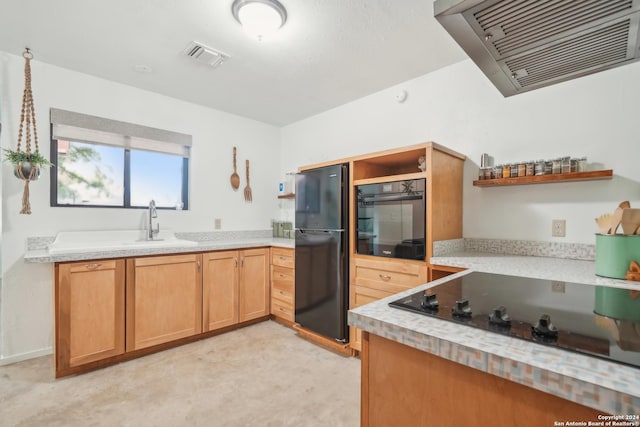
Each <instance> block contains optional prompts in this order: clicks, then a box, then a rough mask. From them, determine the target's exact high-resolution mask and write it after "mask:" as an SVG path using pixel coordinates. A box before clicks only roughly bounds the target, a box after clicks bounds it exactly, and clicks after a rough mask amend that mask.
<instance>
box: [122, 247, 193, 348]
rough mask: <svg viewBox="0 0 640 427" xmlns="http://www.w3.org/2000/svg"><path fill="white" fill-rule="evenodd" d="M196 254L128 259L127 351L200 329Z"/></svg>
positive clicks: (179, 336) (189, 333)
mask: <svg viewBox="0 0 640 427" xmlns="http://www.w3.org/2000/svg"><path fill="white" fill-rule="evenodd" d="M201 259H202V256H201V255H199V254H188V255H171V256H154V257H148V258H133V259H128V260H127V345H126V348H127V351H133V350H139V349H142V348H146V347H150V346H153V345H157V344H162V343H166V342H169V341H173V340H177V339H179V338H185V337H188V336H191V335H195V334H199V333H200V332H202V317H201V316H202V309H201V307H202V283H201V275H200V268H201Z"/></svg>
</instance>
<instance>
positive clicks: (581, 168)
mask: <svg viewBox="0 0 640 427" xmlns="http://www.w3.org/2000/svg"><path fill="white" fill-rule="evenodd" d="M586 171H587V158H586V157H580V158H579V159H578V172H586Z"/></svg>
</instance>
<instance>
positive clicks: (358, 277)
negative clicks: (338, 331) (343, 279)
mask: <svg viewBox="0 0 640 427" xmlns="http://www.w3.org/2000/svg"><path fill="white" fill-rule="evenodd" d="M352 269H353V272H354V276H353V277H354V281H353V282H352V285H351V289H350V293H351V296H350V299H351V301H350V307H351V308H356V307H360V306H361V305H364V304H368V303H370V302H373V301H377V300H379V299H382V298H385V297H388V296H391V295H393V294H396V293H398V292H402V291H406V290H407V289H411V288H413V287H415V286H418V285H421V284H423V283H426V282H427V266H426V265H425V264H422V263H418V262H411V261H403V260H389V259H386V260H382V259H380V258H373V257H354V258H353V267H352ZM349 334H350V335H349V337H350V341H349V346H350V347H351V348H352V349H353V350H357V351H360V350H361V348H362V338H361V335H362V334H361V331H360V330H359V329H358V328H354V327H353V326H350V329H349Z"/></svg>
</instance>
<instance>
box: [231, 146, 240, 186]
mask: <svg viewBox="0 0 640 427" xmlns="http://www.w3.org/2000/svg"><path fill="white" fill-rule="evenodd" d="M236 151H237V150H236V147H233V173H232V174H231V188H233V189H234V190H237V189H238V187H240V176H239V175H238V171H237V168H236Z"/></svg>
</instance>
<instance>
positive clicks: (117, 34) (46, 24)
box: [0, 0, 466, 125]
mask: <svg viewBox="0 0 640 427" xmlns="http://www.w3.org/2000/svg"><path fill="white" fill-rule="evenodd" d="M280 1H281V3H282V4H283V5H284V6H285V7H286V9H287V13H288V20H287V23H286V24H285V25H284V26H283V27H282V28H281V30H280V31H279V33H278V34H277V36H276V37H275V38H274V39H272V40H269V41H263V42H258V41H257V40H253V39H251V38H250V37H249V36H248V35H246V34H245V33H244V32H243V31H242V30H241V28H240V26H239V24H238V23H237V22H236V21H235V19H234V18H233V16H232V15H231V3H232V0H108V1H105V0H56V1H52V0H0V50H2V51H5V52H9V53H12V54H16V55H20V54H21V53H22V51H23V50H24V47H25V46H28V47H29V48H31V49H32V52H33V54H34V56H35V60H36V61H42V62H46V63H49V64H54V65H58V66H60V67H64V68H68V69H71V70H76V71H80V72H82V73H86V74H90V75H94V76H98V77H102V78H105V79H108V80H113V81H116V82H120V83H124V84H128V85H131V86H135V87H139V88H142V89H146V90H150V91H153V92H158V93H162V94H165V95H169V96H172V97H175V98H179V99H183V100H187V101H191V102H195V103H198V104H202V105H206V106H209V107H212V108H216V109H219V110H223V111H227V112H230V113H234V114H238V115H241V116H245V117H249V118H253V119H256V120H260V121H263V122H266V123H271V124H274V125H286V124H289V123H292V122H295V121H297V120H300V119H303V118H306V117H309V116H312V115H315V114H317V113H320V112H322V111H326V110H328V109H331V108H333V107H336V106H338V105H341V104H344V103H347V102H349V101H352V100H355V99H358V98H361V97H363V96H366V95H368V94H370V93H373V92H376V91H379V90H382V89H384V88H387V87H390V86H393V85H395V84H398V83H401V82H403V81H406V80H409V79H412V78H415V77H418V76H420V75H423V74H425V73H428V72H430V71H434V70H436V69H439V68H442V67H444V66H447V65H450V64H452V63H454V62H458V61H460V60H463V59H464V58H466V55H465V54H464V52H463V51H462V49H461V48H460V47H458V45H457V44H456V43H455V42H454V41H453V40H452V39H451V38H450V37H449V36H448V35H447V33H446V32H445V31H444V30H443V29H442V27H441V26H440V25H439V24H438V23H437V21H436V20H435V19H434V18H433V3H432V1H431V0H280ZM194 40H195V41H198V42H201V43H203V44H205V45H208V46H211V47H213V48H215V49H218V50H221V51H223V52H225V53H226V54H228V55H230V56H231V59H229V60H228V61H227V62H225V63H224V64H223V65H222V66H221V67H219V68H216V69H211V68H210V67H207V66H206V65H203V64H200V63H197V62H195V61H193V60H192V59H190V58H188V57H186V56H183V54H182V52H183V50H184V49H185V47H186V46H187V44H188V43H189V42H191V41H194ZM136 65H146V66H149V67H151V68H152V72H151V73H149V74H144V73H140V72H137V71H135V69H134V67H135V66H136ZM34 78H35V77H34Z"/></svg>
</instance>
